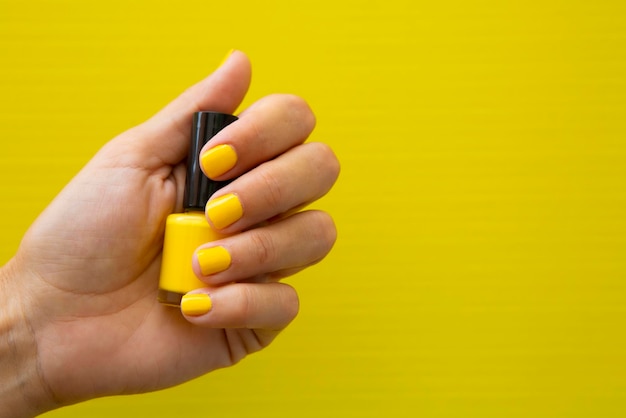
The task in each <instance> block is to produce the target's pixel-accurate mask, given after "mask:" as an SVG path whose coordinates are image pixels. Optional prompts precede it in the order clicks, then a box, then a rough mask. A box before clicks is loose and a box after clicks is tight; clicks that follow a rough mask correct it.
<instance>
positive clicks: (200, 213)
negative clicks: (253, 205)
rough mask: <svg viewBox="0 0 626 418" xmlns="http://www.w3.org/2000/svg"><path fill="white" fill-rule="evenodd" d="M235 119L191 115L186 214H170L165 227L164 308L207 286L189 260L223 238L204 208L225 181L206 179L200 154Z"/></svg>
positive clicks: (161, 291) (214, 114) (213, 114)
mask: <svg viewBox="0 0 626 418" xmlns="http://www.w3.org/2000/svg"><path fill="white" fill-rule="evenodd" d="M236 120H237V117H236V116H233V115H228V114H225V113H217V112H197V113H194V115H193V126H192V129H191V147H190V149H189V157H188V160H187V178H186V180H185V196H184V198H183V208H184V210H185V212H184V213H174V214H171V215H170V216H168V217H167V221H166V224H165V240H164V242H163V259H162V262H161V278H160V280H159V294H158V298H159V302H161V303H163V304H165V305H171V306H180V301H181V299H182V297H183V295H184V294H185V293H187V292H189V291H191V290H193V289H197V288H201V287H205V286H206V285H205V284H204V283H203V282H201V281H200V280H198V278H197V277H196V275H195V274H194V272H193V269H192V268H191V259H192V257H193V253H194V251H195V250H196V249H197V248H198V247H199V246H200V245H202V244H205V243H207V242H211V241H215V240H218V239H220V238H223V237H224V235H222V234H219V233H217V232H215V231H214V230H213V229H211V227H210V226H209V223H208V222H207V221H206V218H205V214H204V207H205V205H206V203H207V201H208V200H209V198H210V197H211V195H212V194H213V193H215V192H216V191H217V190H219V189H220V188H221V187H223V186H224V185H226V184H227V183H228V182H223V181H222V182H218V181H213V180H210V179H209V178H208V177H206V176H205V175H204V173H202V170H201V169H200V163H199V154H200V150H201V149H202V147H203V146H204V144H206V143H207V142H208V141H209V140H210V139H211V138H212V137H213V136H215V134H217V133H218V132H219V131H220V130H221V129H222V128H224V127H226V126H227V125H229V124H231V123H232V122H234V121H236Z"/></svg>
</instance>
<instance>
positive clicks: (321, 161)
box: [307, 142, 341, 182]
mask: <svg viewBox="0 0 626 418" xmlns="http://www.w3.org/2000/svg"><path fill="white" fill-rule="evenodd" d="M307 145H308V146H309V147H311V152H310V154H311V155H312V156H315V164H316V169H317V170H318V171H320V172H323V173H326V174H327V175H328V176H329V177H330V179H331V180H332V181H333V182H334V181H335V180H336V179H337V177H339V172H340V171H341V165H340V163H339V159H338V158H337V156H336V155H335V153H334V151H333V149H332V148H331V147H330V146H329V145H328V144H325V143H323V142H310V143H308V144H307Z"/></svg>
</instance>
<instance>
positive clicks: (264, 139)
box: [200, 94, 315, 180]
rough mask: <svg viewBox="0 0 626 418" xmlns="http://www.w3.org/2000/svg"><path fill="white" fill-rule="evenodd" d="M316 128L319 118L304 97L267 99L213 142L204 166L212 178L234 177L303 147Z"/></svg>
mask: <svg viewBox="0 0 626 418" xmlns="http://www.w3.org/2000/svg"><path fill="white" fill-rule="evenodd" d="M314 127H315V116H314V115H313V112H312V111H311V109H310V108H309V106H308V105H307V103H306V102H305V101H304V100H302V99H301V98H299V97H297V96H292V95H286V94H280V95H279V94H275V95H271V96H267V97H265V98H263V99H261V100H259V101H258V102H256V103H255V104H253V105H252V106H251V107H249V108H248V109H246V110H245V111H244V112H243V113H242V114H241V115H239V120H238V121H237V122H236V123H233V124H232V125H230V126H228V127H227V128H226V129H224V130H223V131H221V132H220V133H219V134H218V135H216V136H215V137H214V138H213V139H212V140H211V141H209V143H207V144H206V145H205V147H204V148H203V149H202V151H201V153H200V163H201V166H202V168H203V170H204V173H205V174H206V175H207V176H208V177H210V178H212V179H215V180H225V179H228V178H233V177H236V176H239V175H240V174H242V173H244V172H246V171H248V170H249V169H251V168H253V167H255V166H257V165H258V164H260V163H261V162H263V161H267V160H269V159H271V158H274V157H275V156H277V155H279V154H281V153H283V152H285V151H286V150H288V149H290V148H292V147H294V146H295V145H298V144H301V143H302V142H304V141H305V140H306V139H307V137H308V136H309V135H310V133H311V131H312V130H313V128H314Z"/></svg>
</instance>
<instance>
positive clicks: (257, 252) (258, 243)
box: [250, 230, 277, 265]
mask: <svg viewBox="0 0 626 418" xmlns="http://www.w3.org/2000/svg"><path fill="white" fill-rule="evenodd" d="M250 239H251V241H252V247H253V249H252V253H253V254H254V259H255V261H256V263H257V264H260V265H266V264H272V263H273V262H274V261H276V257H277V254H276V244H275V243H274V240H273V238H272V236H271V235H270V234H269V233H267V232H265V231H259V230H257V231H256V232H255V233H254V234H252V235H251V236H250Z"/></svg>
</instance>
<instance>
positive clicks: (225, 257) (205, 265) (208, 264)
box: [196, 246, 231, 276]
mask: <svg viewBox="0 0 626 418" xmlns="http://www.w3.org/2000/svg"><path fill="white" fill-rule="evenodd" d="M196 254H197V256H198V264H200V270H202V274H203V275H204V276H208V275H209V274H215V273H219V272H220V271H224V270H226V269H227V268H228V267H230V261H231V259H230V253H229V252H228V251H227V250H226V248H224V247H220V246H218V247H211V248H202V249H201V250H198V252H197V253H196Z"/></svg>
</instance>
